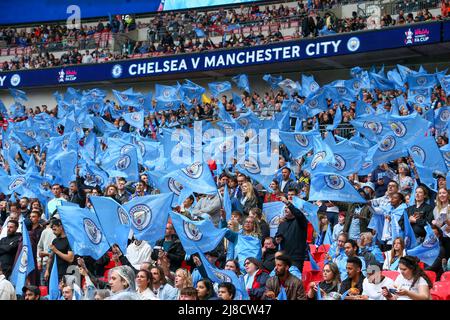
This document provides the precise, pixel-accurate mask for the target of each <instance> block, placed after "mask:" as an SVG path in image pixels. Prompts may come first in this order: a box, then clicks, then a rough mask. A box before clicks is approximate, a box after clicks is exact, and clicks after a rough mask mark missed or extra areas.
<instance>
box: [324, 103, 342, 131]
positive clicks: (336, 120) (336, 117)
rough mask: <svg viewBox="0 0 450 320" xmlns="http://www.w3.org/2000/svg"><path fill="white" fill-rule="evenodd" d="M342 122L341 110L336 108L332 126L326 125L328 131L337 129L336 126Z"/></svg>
mask: <svg viewBox="0 0 450 320" xmlns="http://www.w3.org/2000/svg"><path fill="white" fill-rule="evenodd" d="M341 122H342V110H341V108H340V107H337V109H336V114H335V115H334V119H333V124H332V125H327V130H328V131H333V130H334V129H336V128H337V127H338V125H339V124H340V123H341Z"/></svg>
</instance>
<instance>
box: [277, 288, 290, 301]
mask: <svg viewBox="0 0 450 320" xmlns="http://www.w3.org/2000/svg"><path fill="white" fill-rule="evenodd" d="M277 300H280V301H286V300H288V297H287V294H286V290H285V289H284V286H280V293H278V296H277Z"/></svg>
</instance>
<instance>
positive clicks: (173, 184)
mask: <svg viewBox="0 0 450 320" xmlns="http://www.w3.org/2000/svg"><path fill="white" fill-rule="evenodd" d="M167 184H168V187H169V189H170V191H172V192H173V193H175V194H176V195H177V196H179V195H180V193H181V189H182V186H181V184H180V183H179V182H178V181H176V180H175V179H174V178H169V180H168V181H167Z"/></svg>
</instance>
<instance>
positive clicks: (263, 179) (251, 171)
mask: <svg viewBox="0 0 450 320" xmlns="http://www.w3.org/2000/svg"><path fill="white" fill-rule="evenodd" d="M255 159H256V158H250V159H249V160H245V161H243V162H242V163H238V164H237V165H236V169H238V170H239V172H241V173H243V174H245V175H246V176H248V177H250V178H252V180H253V181H257V182H259V183H260V184H261V185H262V186H263V187H264V188H265V189H266V190H270V187H269V186H270V184H271V183H272V181H273V179H274V178H275V171H276V170H274V171H273V173H272V174H268V172H266V171H270V168H266V169H268V170H264V172H263V171H262V170H261V168H262V167H263V166H262V165H261V163H260V161H258V160H255ZM263 173H264V174H263Z"/></svg>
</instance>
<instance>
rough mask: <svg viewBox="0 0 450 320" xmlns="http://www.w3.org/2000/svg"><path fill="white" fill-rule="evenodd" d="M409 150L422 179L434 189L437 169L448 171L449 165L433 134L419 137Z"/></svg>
mask: <svg viewBox="0 0 450 320" xmlns="http://www.w3.org/2000/svg"><path fill="white" fill-rule="evenodd" d="M408 152H409V154H410V155H411V157H412V158H413V160H414V164H415V166H416V168H417V172H418V174H419V177H420V181H421V182H422V183H424V184H425V185H426V186H427V187H428V188H430V189H434V184H435V179H434V178H433V173H435V172H436V171H439V172H446V171H447V166H446V164H445V160H444V158H443V157H442V154H441V152H440V150H439V147H438V145H437V144H436V140H435V139H434V138H433V137H432V136H427V137H419V138H417V139H416V140H415V141H414V143H412V144H411V145H409V147H408Z"/></svg>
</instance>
